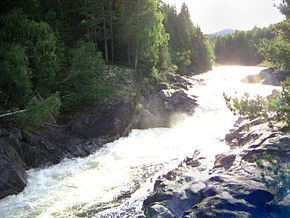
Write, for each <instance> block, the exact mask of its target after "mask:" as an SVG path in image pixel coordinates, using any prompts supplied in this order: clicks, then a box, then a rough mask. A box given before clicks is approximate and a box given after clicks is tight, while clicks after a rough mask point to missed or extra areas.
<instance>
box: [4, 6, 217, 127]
mask: <svg viewBox="0 0 290 218" xmlns="http://www.w3.org/2000/svg"><path fill="white" fill-rule="evenodd" d="M0 4H1V7H0V8H1V9H0V14H1V18H0V28H1V29H0V39H1V42H0V59H1V63H0V77H1V81H0V111H1V113H2V114H3V113H8V112H10V113H11V112H12V113H14V112H15V111H19V110H24V111H26V109H29V111H33V112H32V113H28V112H25V113H24V114H20V115H18V116H13V117H16V118H13V119H16V121H17V122H16V123H21V125H20V126H23V125H24V126H25V123H26V122H32V125H35V126H38V124H40V123H41V122H42V121H43V120H45V119H47V118H48V117H49V116H50V114H52V113H53V114H59V112H60V114H61V115H62V114H71V113H74V112H76V111H79V110H81V109H82V108H84V107H87V106H91V105H94V104H97V103H100V102H101V101H102V99H103V98H105V97H106V96H107V95H109V94H110V93H111V92H112V90H113V89H114V87H111V85H110V84H108V83H107V82H106V81H105V79H104V78H105V77H106V75H104V67H105V66H106V65H117V66H124V67H127V68H132V69H134V70H135V72H136V77H137V75H140V74H141V75H142V76H141V77H140V76H138V78H141V79H144V78H147V79H148V80H150V81H151V80H152V78H153V79H155V80H156V78H157V79H158V80H162V79H163V80H164V78H165V77H166V74H167V73H168V72H169V71H171V72H172V71H173V72H174V73H178V74H187V75H189V74H197V73H202V72H205V71H207V70H209V69H210V68H211V65H212V63H213V49H212V47H211V45H210V43H209V41H208V40H207V38H206V37H205V36H204V35H203V33H202V32H201V30H200V28H199V27H198V26H195V25H193V23H192V21H191V19H190V14H189V11H188V7H187V6H186V5H185V4H183V6H182V9H181V11H180V12H177V10H176V8H174V7H173V6H169V5H166V4H164V3H162V2H160V1H159V0H142V1H141V0H138V1H135V0H110V1H107V0H100V1H94V0H23V1H10V0H3V1H1V3H0ZM33 108H34V109H35V110H34V109H33ZM9 119H10V117H9ZM19 120H20V121H19ZM29 120H30V121H29ZM32 120H34V122H33V121H32ZM18 121H19V122H18Z"/></svg>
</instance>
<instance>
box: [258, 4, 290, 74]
mask: <svg viewBox="0 0 290 218" xmlns="http://www.w3.org/2000/svg"><path fill="white" fill-rule="evenodd" d="M278 8H279V9H280V11H281V13H282V14H284V15H285V16H286V20H284V21H283V22H281V23H279V24H278V25H276V26H275V37H274V39H273V40H263V41H262V42H261V43H260V45H259V51H260V53H261V54H262V55H263V56H264V57H265V59H266V61H268V62H269V63H271V64H272V65H273V66H274V67H276V68H279V69H282V70H285V69H288V70H289V69H290V9H289V8H290V2H289V1H288V0H286V1H280V4H279V5H278Z"/></svg>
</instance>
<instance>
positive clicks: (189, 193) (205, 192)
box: [143, 120, 290, 218]
mask: <svg viewBox="0 0 290 218" xmlns="http://www.w3.org/2000/svg"><path fill="white" fill-rule="evenodd" d="M281 128H282V126H279V125H277V126H275V127H274V129H270V128H269V127H268V125H267V124H263V123H262V122H261V121H259V120H254V121H251V122H249V121H246V120H239V122H237V123H236V127H235V128H234V129H233V130H231V132H230V133H229V134H228V135H227V136H226V138H225V139H226V142H227V143H228V144H229V145H230V147H231V148H232V149H231V150H230V151H229V152H227V153H224V154H220V155H217V156H216V157H215V163H214V166H213V167H212V168H208V169H207V170H208V172H209V173H208V174H207V175H208V176H209V177H206V176H204V178H201V177H200V176H198V173H199V172H200V171H201V170H202V169H203V166H204V165H206V166H207V165H208V164H207V163H205V164H204V163H203V157H201V156H200V155H201V154H199V153H197V152H196V153H195V155H194V156H193V157H191V158H186V159H185V160H184V161H183V162H182V163H181V164H179V166H178V167H176V168H175V169H174V170H172V171H170V172H168V173H167V174H165V175H163V176H160V177H159V178H158V179H157V181H156V182H155V185H154V191H153V193H152V194H151V195H150V196H149V197H148V198H147V199H146V200H145V201H144V203H143V210H144V213H145V215H146V217H151V216H150V215H151V214H152V213H151V211H152V210H153V211H154V216H155V217H158V215H160V214H158V212H159V211H161V210H155V209H154V208H153V207H155V205H162V211H170V213H171V215H172V216H173V217H188V218H189V217H200V218H203V217H288V216H289V213H290V201H289V199H290V198H289V195H288V197H286V198H285V199H284V200H283V201H281V202H278V204H272V203H271V202H272V201H273V200H274V194H275V193H274V192H273V193H272V191H273V190H269V189H268V188H267V187H266V186H265V184H264V183H263V182H262V180H261V176H260V175H261V172H260V170H259V169H258V168H257V166H256V164H255V163H254V161H253V158H254V157H259V156H260V157H262V155H263V154H264V152H265V151H266V152H268V153H270V154H271V155H273V156H276V157H277V158H279V159H280V160H281V161H283V162H288V163H289V161H290V160H289V154H290V146H289V145H290V135H289V132H281V131H279V129H281ZM213 146H214V145H213ZM189 175H190V176H189ZM176 205H177V206H176ZM164 207H165V208H164ZM159 217H162V216H159Z"/></svg>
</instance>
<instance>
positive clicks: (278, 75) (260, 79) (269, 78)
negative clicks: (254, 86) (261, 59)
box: [243, 68, 290, 86]
mask: <svg viewBox="0 0 290 218" xmlns="http://www.w3.org/2000/svg"><path fill="white" fill-rule="evenodd" d="M288 76H290V71H276V70H275V69H274V68H268V69H265V70H262V71H261V72H260V73H259V74H257V75H249V76H247V77H245V78H244V79H243V81H244V82H247V83H262V84H264V85H272V86H280V85H281V82H283V81H284V80H286V78H287V77H288Z"/></svg>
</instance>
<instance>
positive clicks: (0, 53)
mask: <svg viewBox="0 0 290 218" xmlns="http://www.w3.org/2000/svg"><path fill="white" fill-rule="evenodd" d="M0 60H1V62H0V78H1V80H0V87H1V88H0V89H1V90H0V91H1V92H0V105H1V106H3V107H4V108H9V107H17V106H18V105H23V104H25V103H26V101H27V100H28V98H29V96H30V94H31V92H32V90H31V82H30V70H29V68H28V58H27V56H26V55H25V49H24V48H23V47H22V46H21V45H19V44H4V43H0Z"/></svg>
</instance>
